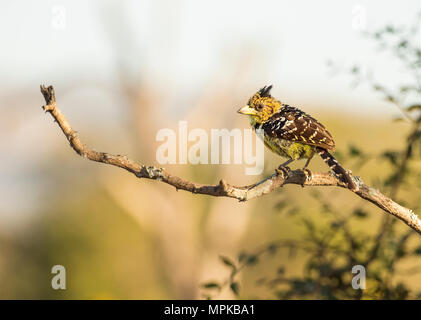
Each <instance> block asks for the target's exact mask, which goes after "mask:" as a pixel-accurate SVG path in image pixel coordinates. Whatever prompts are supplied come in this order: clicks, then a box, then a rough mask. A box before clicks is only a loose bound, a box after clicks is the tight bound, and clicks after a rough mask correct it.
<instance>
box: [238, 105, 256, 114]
mask: <svg viewBox="0 0 421 320" xmlns="http://www.w3.org/2000/svg"><path fill="white" fill-rule="evenodd" d="M237 112H238V113H241V114H246V115H249V116H254V115H256V114H257V112H256V110H254V109H253V108H250V107H249V106H248V105H247V106H245V107H242V108H241V109H240V110H238V111H237Z"/></svg>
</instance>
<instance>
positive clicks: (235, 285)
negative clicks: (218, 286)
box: [230, 282, 240, 296]
mask: <svg viewBox="0 0 421 320" xmlns="http://www.w3.org/2000/svg"><path fill="white" fill-rule="evenodd" d="M230 289H231V291H232V292H233V293H234V294H235V295H236V296H238V291H239V289H240V288H239V285H238V283H237V282H232V283H231V284H230Z"/></svg>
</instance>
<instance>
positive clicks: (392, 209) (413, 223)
mask: <svg viewBox="0 0 421 320" xmlns="http://www.w3.org/2000/svg"><path fill="white" fill-rule="evenodd" d="M41 93H42V94H43V95H44V98H45V102H46V105H44V106H43V107H42V108H43V109H44V111H45V112H49V113H50V114H51V116H52V117H53V118H54V120H55V121H56V122H57V123H58V125H59V126H60V128H61V130H62V131H63V133H64V135H65V136H66V138H67V140H68V141H69V143H70V146H71V147H72V148H73V150H75V151H76V153H77V154H79V155H80V156H82V157H84V158H87V159H89V160H92V161H97V162H102V163H105V164H110V165H113V166H116V167H120V168H122V169H125V170H127V171H129V172H131V173H133V174H134V175H135V176H136V177H138V178H146V179H152V180H157V181H161V182H164V183H166V184H169V185H171V186H173V187H175V188H176V189H177V190H178V189H181V190H185V191H188V192H191V193H197V194H206V195H209V196H213V197H228V198H235V199H238V200H240V201H247V200H250V199H253V198H257V197H260V196H262V195H265V194H268V193H270V192H272V191H274V190H276V189H278V188H279V187H282V186H283V185H285V184H298V185H302V186H336V187H342V188H345V189H347V187H346V185H345V184H344V183H342V182H341V181H339V180H337V179H336V178H335V177H333V176H331V175H330V174H328V173H317V172H315V173H312V177H311V179H310V180H307V179H306V175H305V174H304V173H303V171H302V170H294V171H291V172H290V173H289V175H288V176H287V177H285V176H284V175H282V174H278V173H275V174H273V175H272V176H270V177H268V178H266V179H264V180H262V181H260V182H257V183H255V184H253V185H250V186H243V187H238V186H233V185H230V184H228V183H226V182H225V181H224V180H221V181H220V182H219V184H217V185H204V184H199V183H194V182H191V181H187V180H184V179H182V178H180V177H177V176H174V175H172V174H170V173H168V172H167V171H166V170H165V169H164V168H157V167H154V166H145V165H140V164H137V163H136V162H134V161H133V160H130V159H129V158H127V157H126V156H122V155H112V154H109V153H105V152H98V151H94V150H92V149H89V148H88V147H87V146H86V145H84V144H83V143H82V142H81V141H80V139H79V137H78V136H77V135H76V132H75V131H74V130H73V129H72V127H71V126H70V124H69V122H67V119H66V118H65V116H64V115H63V113H61V111H60V109H59V108H58V106H57V104H56V98H55V94H54V88H53V87H52V86H49V87H45V86H43V85H42V86H41ZM357 183H358V186H359V190H358V191H352V190H349V189H347V190H349V191H351V192H354V193H355V194H356V195H358V196H360V197H361V198H363V199H365V200H367V201H370V202H371V203H373V204H375V205H376V206H377V207H379V208H381V209H383V210H384V211H385V212H387V213H389V214H391V215H393V216H395V217H397V218H399V219H401V220H402V221H403V222H404V223H406V224H407V225H408V226H409V227H411V228H412V229H414V230H415V231H417V232H418V233H420V234H421V220H420V219H419V217H418V216H417V215H416V214H415V213H414V212H413V211H412V210H410V209H407V208H405V207H403V206H401V205H399V204H397V203H396V202H394V201H393V200H392V199H390V198H388V197H386V196H385V195H384V194H382V193H381V192H380V191H379V190H377V189H374V188H371V187H369V186H367V185H365V184H364V183H363V182H362V181H361V180H359V181H357Z"/></svg>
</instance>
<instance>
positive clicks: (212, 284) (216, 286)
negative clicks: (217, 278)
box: [202, 282, 221, 289]
mask: <svg viewBox="0 0 421 320" xmlns="http://www.w3.org/2000/svg"><path fill="white" fill-rule="evenodd" d="M202 287H203V288H205V289H221V286H220V285H219V284H218V283H216V282H207V283H204V284H203V285H202Z"/></svg>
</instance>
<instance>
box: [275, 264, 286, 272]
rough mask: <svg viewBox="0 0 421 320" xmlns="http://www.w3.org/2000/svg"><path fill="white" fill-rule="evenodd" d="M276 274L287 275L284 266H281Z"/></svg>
mask: <svg viewBox="0 0 421 320" xmlns="http://www.w3.org/2000/svg"><path fill="white" fill-rule="evenodd" d="M276 272H277V273H278V274H284V273H285V268H284V267H283V266H280V267H279V268H278V270H277V271H276Z"/></svg>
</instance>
